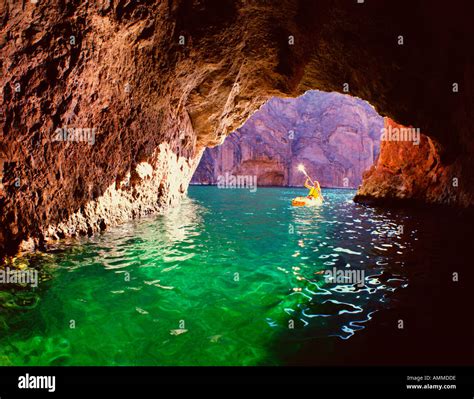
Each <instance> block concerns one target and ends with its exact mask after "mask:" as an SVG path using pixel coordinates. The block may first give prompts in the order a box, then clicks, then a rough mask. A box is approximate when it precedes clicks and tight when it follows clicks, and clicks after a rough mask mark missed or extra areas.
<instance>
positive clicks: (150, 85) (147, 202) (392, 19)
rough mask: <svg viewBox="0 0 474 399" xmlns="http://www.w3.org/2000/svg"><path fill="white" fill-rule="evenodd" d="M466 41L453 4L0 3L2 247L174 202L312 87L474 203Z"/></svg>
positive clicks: (304, 0)
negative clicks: (275, 105)
mask: <svg viewBox="0 0 474 399" xmlns="http://www.w3.org/2000/svg"><path fill="white" fill-rule="evenodd" d="M473 33H474V27H473V24H472V22H471V17H470V15H469V13H467V12H466V10H465V7H464V5H463V4H462V3H461V2H450V3H449V5H446V4H444V3H441V2H440V3H439V4H438V3H436V2H435V3H433V2H431V1H428V0H426V1H425V0H418V1H397V2H394V1H389V0H378V1H366V2H364V3H361V4H358V3H357V2H356V1H348V0H281V1H278V2H273V1H267V0H251V1H241V0H200V1H197V0H170V1H158V0H148V1H145V0H136V1H130V0H86V1H84V0H68V1H64V0H49V1H44V0H38V1H35V2H32V1H26V0H22V1H13V0H7V1H3V2H2V3H1V4H0V51H1V55H2V57H1V59H0V71H1V76H0V78H1V85H0V110H1V111H2V113H1V115H0V152H1V154H0V158H1V160H2V163H4V165H6V166H5V167H4V170H3V173H2V176H3V186H4V187H3V190H2V193H3V194H2V195H1V196H0V210H1V212H0V253H4V252H6V251H7V252H14V251H15V250H16V249H17V248H18V245H19V244H20V243H21V242H22V241H24V240H29V242H34V243H36V244H35V245H40V246H41V245H42V243H44V242H46V241H47V237H46V232H50V227H51V226H53V227H52V228H53V230H55V228H54V226H59V225H62V224H64V225H66V226H68V229H67V235H74V234H80V233H81V232H82V233H83V232H84V231H85V227H87V231H90V229H89V227H90V228H91V230H92V232H93V231H95V230H97V229H100V228H101V226H102V227H104V226H105V227H107V222H106V221H105V220H106V219H107V220H109V222H120V221H122V220H124V219H125V218H126V217H133V216H134V215H141V214H142V213H148V210H151V209H162V204H163V203H166V204H169V203H170V201H169V200H170V199H171V204H173V203H176V201H177V200H178V199H179V197H180V196H181V195H183V194H182V193H180V191H183V190H184V191H185V190H186V187H187V184H188V182H189V178H190V176H191V174H192V173H191V171H192V169H193V168H194V167H195V166H196V165H197V161H198V160H199V157H200V156H201V154H202V150H203V148H204V147H206V146H212V145H216V144H218V143H220V142H221V141H222V139H223V138H224V137H225V136H226V135H227V134H229V133H230V132H232V131H234V130H236V129H237V128H239V127H240V126H241V125H242V124H243V123H244V122H245V121H246V120H247V119H248V117H249V116H250V115H252V114H253V113H254V112H255V111H256V110H257V109H258V108H259V107H260V106H261V105H262V104H263V103H265V101H266V100H268V99H269V98H271V97H273V96H280V97H285V96H286V97H296V96H298V95H301V94H303V93H304V92H305V91H307V90H309V89H318V90H322V91H326V92H332V91H336V92H342V91H345V92H347V93H348V94H351V95H353V96H357V97H360V98H362V99H365V100H367V101H369V102H370V103H371V104H373V105H374V106H375V108H376V110H377V111H378V113H379V114H381V115H384V116H388V117H390V118H392V119H393V120H396V121H397V122H399V123H401V124H404V125H407V126H408V125H412V126H416V127H419V128H421V130H422V131H423V132H424V133H425V134H426V135H427V136H429V137H430V138H431V139H433V140H434V141H436V143H437V146H438V150H437V152H438V154H439V157H440V163H441V164H443V165H445V166H449V165H453V164H456V163H459V165H460V166H459V170H460V176H459V189H458V190H457V191H455V192H453V193H452V195H451V196H450V198H451V199H450V202H451V203H453V204H462V205H466V204H467V205H472V204H473V201H472V192H473V190H474V189H473V187H474V182H473V179H474V177H473V174H472V172H471V171H472V170H473V163H474V162H473V160H472V157H471V156H469V155H468V154H472V153H473V150H474V140H473V138H472V132H473V121H474V118H473V112H474V111H473V109H474V108H473V107H472V104H473V103H474V97H473V90H472V89H473V78H472V76H473V69H472V68H473V67H472V65H473V63H472V59H473V53H474V48H473V46H472V43H471V38H472V37H473V36H474V35H473ZM58 129H62V130H61V131H60V132H62V133H61V134H62V135H61V134H58ZM72 129H74V130H72ZM78 129H79V130H78ZM84 129H85V131H86V132H84ZM88 129H90V130H88ZM93 129H95V130H94V132H95V133H94V135H93V137H94V139H93V140H92V136H91V131H92V130H93ZM64 131H66V134H64ZM70 132H73V133H70ZM78 132H79V133H78ZM58 137H63V139H62V140H58ZM64 137H65V138H66V139H64ZM92 142H93V144H92ZM89 143H90V144H89ZM163 151H164V153H163ZM383 151H384V149H382V152H383ZM159 154H162V155H161V156H160V155H159ZM163 154H164V155H163ZM146 164H149V165H151V168H152V169H153V172H152V175H153V176H156V179H155V178H153V179H152V181H153V183H149V181H148V183H147V180H146V179H145V180H143V179H142V180H140V179H139V178H137V176H138V177H139V176H140V175H141V172H140V170H141V168H142V166H140V165H145V167H146V169H148V166H146ZM137 168H138V169H137ZM181 168H183V170H181ZM397 173H402V171H401V169H400V170H399V171H397ZM128 174H130V176H131V180H130V184H129V185H128V186H127V185H123V184H122V182H124V181H125V182H126V181H127V176H128ZM171 181H173V184H171V183H170V182H171ZM174 182H176V184H175V183H174ZM111 187H115V190H119V193H120V195H118V196H117V197H114V198H115V200H114V201H112V202H111V205H110V206H107V207H102V206H101V204H103V203H104V202H105V203H108V201H109V200H108V199H107V198H109V197H110V196H112V194H110V190H112V189H111ZM147 187H148V188H147ZM133 190H135V191H136V193H137V194H135V195H138V194H140V196H139V197H136V198H135V197H134V196H133V195H134V194H133ZM142 192H148V194H145V195H144V196H143V197H142V196H141V193H142ZM373 193H374V194H376V193H375V192H373ZM122 194H123V195H122ZM122 199H123V201H124V206H123V207H121V206H119V203H122ZM174 199H176V200H174ZM90 207H91V208H92V209H96V211H95V212H89V211H88V209H90ZM106 208H107V209H106ZM124 209H127V211H124ZM132 209H133V211H132ZM79 213H80V214H82V215H85V217H84V219H83V218H82V217H76V215H78V214H79ZM74 220H77V222H74ZM103 220H104V223H102V221H103ZM48 234H49V233H48ZM55 234H56V235H58V236H62V235H63V234H66V233H64V232H61V233H60V232H59V230H58V231H57V233H54V232H52V233H51V236H54V235H55Z"/></svg>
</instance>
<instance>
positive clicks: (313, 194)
mask: <svg viewBox="0 0 474 399" xmlns="http://www.w3.org/2000/svg"><path fill="white" fill-rule="evenodd" d="M310 183H311V180H310V179H306V181H305V182H304V186H305V187H306V188H307V189H308V190H309V193H308V198H314V199H317V198H318V197H321V199H323V195H322V193H321V186H320V185H319V182H318V181H317V180H316V181H315V182H314V185H311V184H310Z"/></svg>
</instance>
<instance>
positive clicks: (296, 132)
mask: <svg viewBox="0 0 474 399" xmlns="http://www.w3.org/2000/svg"><path fill="white" fill-rule="evenodd" d="M383 126H384V122H383V117H381V116H380V115H378V114H377V112H376V111H375V109H374V108H373V107H372V106H371V105H370V104H369V103H367V102H366V101H363V100H360V99H358V98H355V97H351V96H347V95H343V94H339V93H324V92H320V91H315V90H312V91H308V92H307V93H305V94H304V95H302V96H300V97H298V98H296V99H283V98H272V99H271V100H270V101H268V102H267V103H266V104H265V105H264V106H263V107H262V108H261V109H260V110H259V111H257V112H256V113H255V114H254V115H253V116H252V117H251V118H250V119H249V120H248V121H247V122H246V123H245V124H244V125H243V126H242V127H241V128H240V129H238V130H237V131H236V132H234V133H232V134H231V135H229V136H228V137H227V138H226V139H225V141H224V144H222V145H221V146H218V147H214V148H208V149H206V151H205V153H204V155H203V158H202V160H201V163H200V164H199V167H198V169H197V171H196V172H195V174H194V176H193V179H192V181H191V183H194V184H216V183H217V178H218V176H221V175H224V174H225V173H229V174H232V175H251V176H257V183H258V185H259V186H301V185H303V183H304V176H303V175H302V174H301V172H299V171H298V170H297V166H298V164H300V163H303V164H304V165H305V167H306V169H307V171H308V172H309V174H310V176H312V177H314V178H315V179H318V180H319V181H320V183H321V184H322V185H323V186H325V187H347V188H356V187H358V186H359V184H361V182H362V174H363V173H364V172H365V171H366V170H367V169H369V168H370V167H371V166H372V165H373V163H374V162H375V160H376V158H377V156H378V154H379V150H380V135H381V129H382V128H383Z"/></svg>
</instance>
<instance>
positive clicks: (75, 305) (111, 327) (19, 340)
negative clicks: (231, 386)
mask: <svg viewBox="0 0 474 399" xmlns="http://www.w3.org/2000/svg"><path fill="white" fill-rule="evenodd" d="M301 193H302V190H298V189H278V188H268V189H259V190H258V191H257V192H256V193H250V192H248V191H245V190H218V189H217V188H213V187H191V188H190V194H189V196H190V198H189V199H186V200H185V201H184V202H183V203H182V205H181V207H180V208H179V209H175V210H173V211H172V212H171V213H169V214H168V215H166V216H159V217H156V218H152V219H146V220H142V221H139V222H134V223H128V224H125V225H123V226H120V227H117V228H115V229H112V230H110V231H108V232H106V233H104V234H102V235H99V236H96V237H93V238H92V239H90V240H82V241H80V242H79V243H78V242H75V243H71V244H65V243H61V244H60V245H59V246H58V248H57V249H56V250H54V251H51V252H50V253H48V254H45V255H37V256H33V257H30V258H28V259H26V260H18V261H19V262H20V261H22V262H28V263H29V265H30V267H37V268H41V269H42V270H43V271H44V273H46V274H47V275H48V278H47V279H46V281H44V282H43V283H42V284H40V287H39V288H38V289H37V290H10V292H8V291H5V292H2V293H0V294H1V296H0V306H1V310H2V318H1V320H0V325H2V326H3V334H2V338H0V348H1V349H0V355H1V357H0V359H1V361H2V362H3V364H18V365H21V364H27V365H34V364H68V365H69V364H71V365H72V364H74V365H75V364H80V365H99V364H100V365H102V364H104V365H105V364H110V365H144V364H151V365H184V364H193V365H224V364H229V365H252V364H280V363H281V357H282V353H283V352H284V353H285V354H286V353H288V352H289V351H292V350H295V351H296V350H297V349H298V345H299V343H300V342H304V341H307V340H311V339H315V338H318V337H329V336H335V337H338V338H340V339H341V340H347V339H350V338H351V337H352V336H353V335H354V334H357V332H358V331H359V330H361V329H364V328H366V326H368V325H370V323H373V321H374V320H373V319H374V317H375V315H376V313H377V312H379V311H383V310H384V309H385V308H386V307H387V306H389V305H390V301H391V298H392V297H393V295H397V291H398V290H400V289H403V288H404V287H406V286H407V284H408V278H407V277H406V273H405V270H404V261H403V257H402V256H401V255H404V254H405V253H406V252H407V251H410V247H411V242H412V240H413V239H414V238H415V237H416V231H409V230H407V229H405V230H404V231H401V230H400V228H399V226H400V225H403V223H404V221H403V217H401V216H392V214H391V212H390V211H385V212H382V211H377V210H374V209H371V208H366V207H363V206H359V205H356V204H354V203H353V202H352V200H351V198H352V196H353V194H354V192H352V191H343V190H327V191H326V192H325V197H326V199H327V201H326V203H325V204H324V206H323V207H321V208H317V207H316V208H293V207H291V206H290V202H291V199H292V198H293V197H295V196H297V195H301ZM333 268H337V269H338V270H339V269H341V270H345V269H361V270H363V271H364V273H365V275H364V284H362V285H358V284H331V283H328V282H326V281H325V278H324V274H323V271H324V270H328V269H333ZM25 297H32V298H35V299H34V300H33V302H32V303H33V304H34V305H33V306H31V303H30V302H31V300H30V302H29V301H26V302H25V299H24V298H25ZM22 301H23V302H25V303H28V304H29V307H27V306H26V305H25V306H24V307H22V303H23V302H22ZM71 321H74V326H75V328H70V327H71ZM280 351H281V353H280Z"/></svg>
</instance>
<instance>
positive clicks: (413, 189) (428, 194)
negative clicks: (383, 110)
mask: <svg viewBox="0 0 474 399" xmlns="http://www.w3.org/2000/svg"><path fill="white" fill-rule="evenodd" d="M384 128H385V129H387V132H388V131H393V132H394V133H395V134H392V135H391V136H390V135H387V139H386V140H382V142H381V152H380V157H379V158H378V159H377V162H376V163H375V164H374V165H373V166H372V167H371V168H370V169H369V170H368V171H367V172H366V173H365V174H364V179H363V184H362V186H361V187H360V188H359V190H358V191H357V194H356V196H355V198H354V200H355V201H357V202H364V203H371V204H389V203H390V204H406V202H407V201H409V202H412V203H417V204H425V203H430V204H451V205H461V206H464V207H469V206H470V205H471V204H472V203H473V202H474V201H473V197H472V194H471V193H469V192H466V190H463V189H462V188H461V187H460V183H461V182H460V177H461V176H463V175H464V171H463V170H462V165H463V163H467V162H468V161H467V160H466V161H464V162H463V161H462V159H460V158H459V159H457V160H456V161H454V162H452V163H450V164H449V165H446V164H443V162H442V161H441V156H440V146H439V144H438V143H437V142H436V141H435V140H433V139H431V138H430V137H428V136H426V135H425V134H423V133H420V136H419V140H416V141H414V140H413V139H412V137H413V136H411V137H410V135H405V137H402V135H401V134H399V133H400V132H402V131H403V129H404V130H405V131H406V130H407V127H405V126H402V125H400V124H397V123H396V122H394V121H392V120H391V119H390V118H385V119H384ZM389 129H391V130H389ZM395 129H396V130H395ZM410 129H412V127H409V130H408V131H410ZM407 138H408V140H407Z"/></svg>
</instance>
